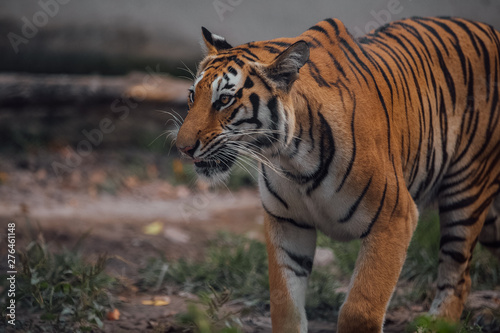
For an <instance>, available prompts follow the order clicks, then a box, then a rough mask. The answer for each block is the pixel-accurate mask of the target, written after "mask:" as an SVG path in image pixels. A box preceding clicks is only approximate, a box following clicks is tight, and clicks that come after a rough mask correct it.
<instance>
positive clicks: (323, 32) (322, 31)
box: [308, 25, 330, 39]
mask: <svg viewBox="0 0 500 333" xmlns="http://www.w3.org/2000/svg"><path fill="white" fill-rule="evenodd" d="M308 30H313V31H318V32H321V33H322V34H324V35H325V36H326V37H327V38H328V39H330V35H329V34H328V32H327V31H326V30H325V29H323V28H322V27H320V26H319V25H315V26H312V27H310V28H309V29H308Z"/></svg>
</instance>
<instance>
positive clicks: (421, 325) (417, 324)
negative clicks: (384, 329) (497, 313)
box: [406, 315, 484, 333]
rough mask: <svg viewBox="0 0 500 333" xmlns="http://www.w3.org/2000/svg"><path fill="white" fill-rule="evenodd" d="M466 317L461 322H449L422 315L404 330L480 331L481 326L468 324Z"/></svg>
mask: <svg viewBox="0 0 500 333" xmlns="http://www.w3.org/2000/svg"><path fill="white" fill-rule="evenodd" d="M468 321H469V320H468V319H466V320H465V321H464V322H463V323H450V322H448V321H446V320H443V319H438V318H433V317H431V316H429V315H423V316H420V317H418V318H416V319H415V320H414V321H412V322H411V323H410V324H409V325H408V327H407V329H406V332H408V333H413V332H417V333H482V332H484V331H483V330H482V329H481V327H479V326H477V325H474V324H469V323H468Z"/></svg>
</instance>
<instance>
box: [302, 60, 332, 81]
mask: <svg viewBox="0 0 500 333" xmlns="http://www.w3.org/2000/svg"><path fill="white" fill-rule="evenodd" d="M306 64H307V65H309V73H310V74H311V76H312V78H313V79H314V81H316V83H317V84H318V86H320V87H330V84H329V83H328V82H326V81H325V79H324V78H323V76H322V75H321V72H320V70H319V69H318V67H317V66H316V64H315V63H314V62H312V60H310V59H309V60H307V62H306Z"/></svg>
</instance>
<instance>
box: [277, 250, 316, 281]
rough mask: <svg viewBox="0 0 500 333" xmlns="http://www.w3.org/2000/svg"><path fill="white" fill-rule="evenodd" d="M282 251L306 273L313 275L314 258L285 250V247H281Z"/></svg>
mask: <svg viewBox="0 0 500 333" xmlns="http://www.w3.org/2000/svg"><path fill="white" fill-rule="evenodd" d="M281 249H282V250H283V251H285V253H286V254H287V256H288V257H290V259H292V260H293V261H295V263H296V264H297V265H299V266H300V267H301V268H302V269H303V270H304V271H306V272H307V273H308V274H309V273H311V271H312V267H313V258H312V257H309V256H304V255H300V254H296V253H293V252H292V251H289V250H287V249H285V248H284V247H283V246H281Z"/></svg>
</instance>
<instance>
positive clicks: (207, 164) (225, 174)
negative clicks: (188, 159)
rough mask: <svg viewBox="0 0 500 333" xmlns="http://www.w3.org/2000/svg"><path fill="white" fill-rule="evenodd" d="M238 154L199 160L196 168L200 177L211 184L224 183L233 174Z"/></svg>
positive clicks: (195, 165) (195, 163) (195, 164)
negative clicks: (232, 170)
mask: <svg viewBox="0 0 500 333" xmlns="http://www.w3.org/2000/svg"><path fill="white" fill-rule="evenodd" d="M236 158H237V155H236V153H234V154H233V155H228V156H224V157H223V158H214V159H210V160H198V161H195V162H194V170H195V171H196V174H197V175H198V177H199V178H201V179H202V180H203V181H206V182H208V183H210V184H213V185H215V184H218V183H224V182H226V181H227V179H228V178H229V175H230V174H231V169H232V167H233V165H234V163H235V161H236Z"/></svg>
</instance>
